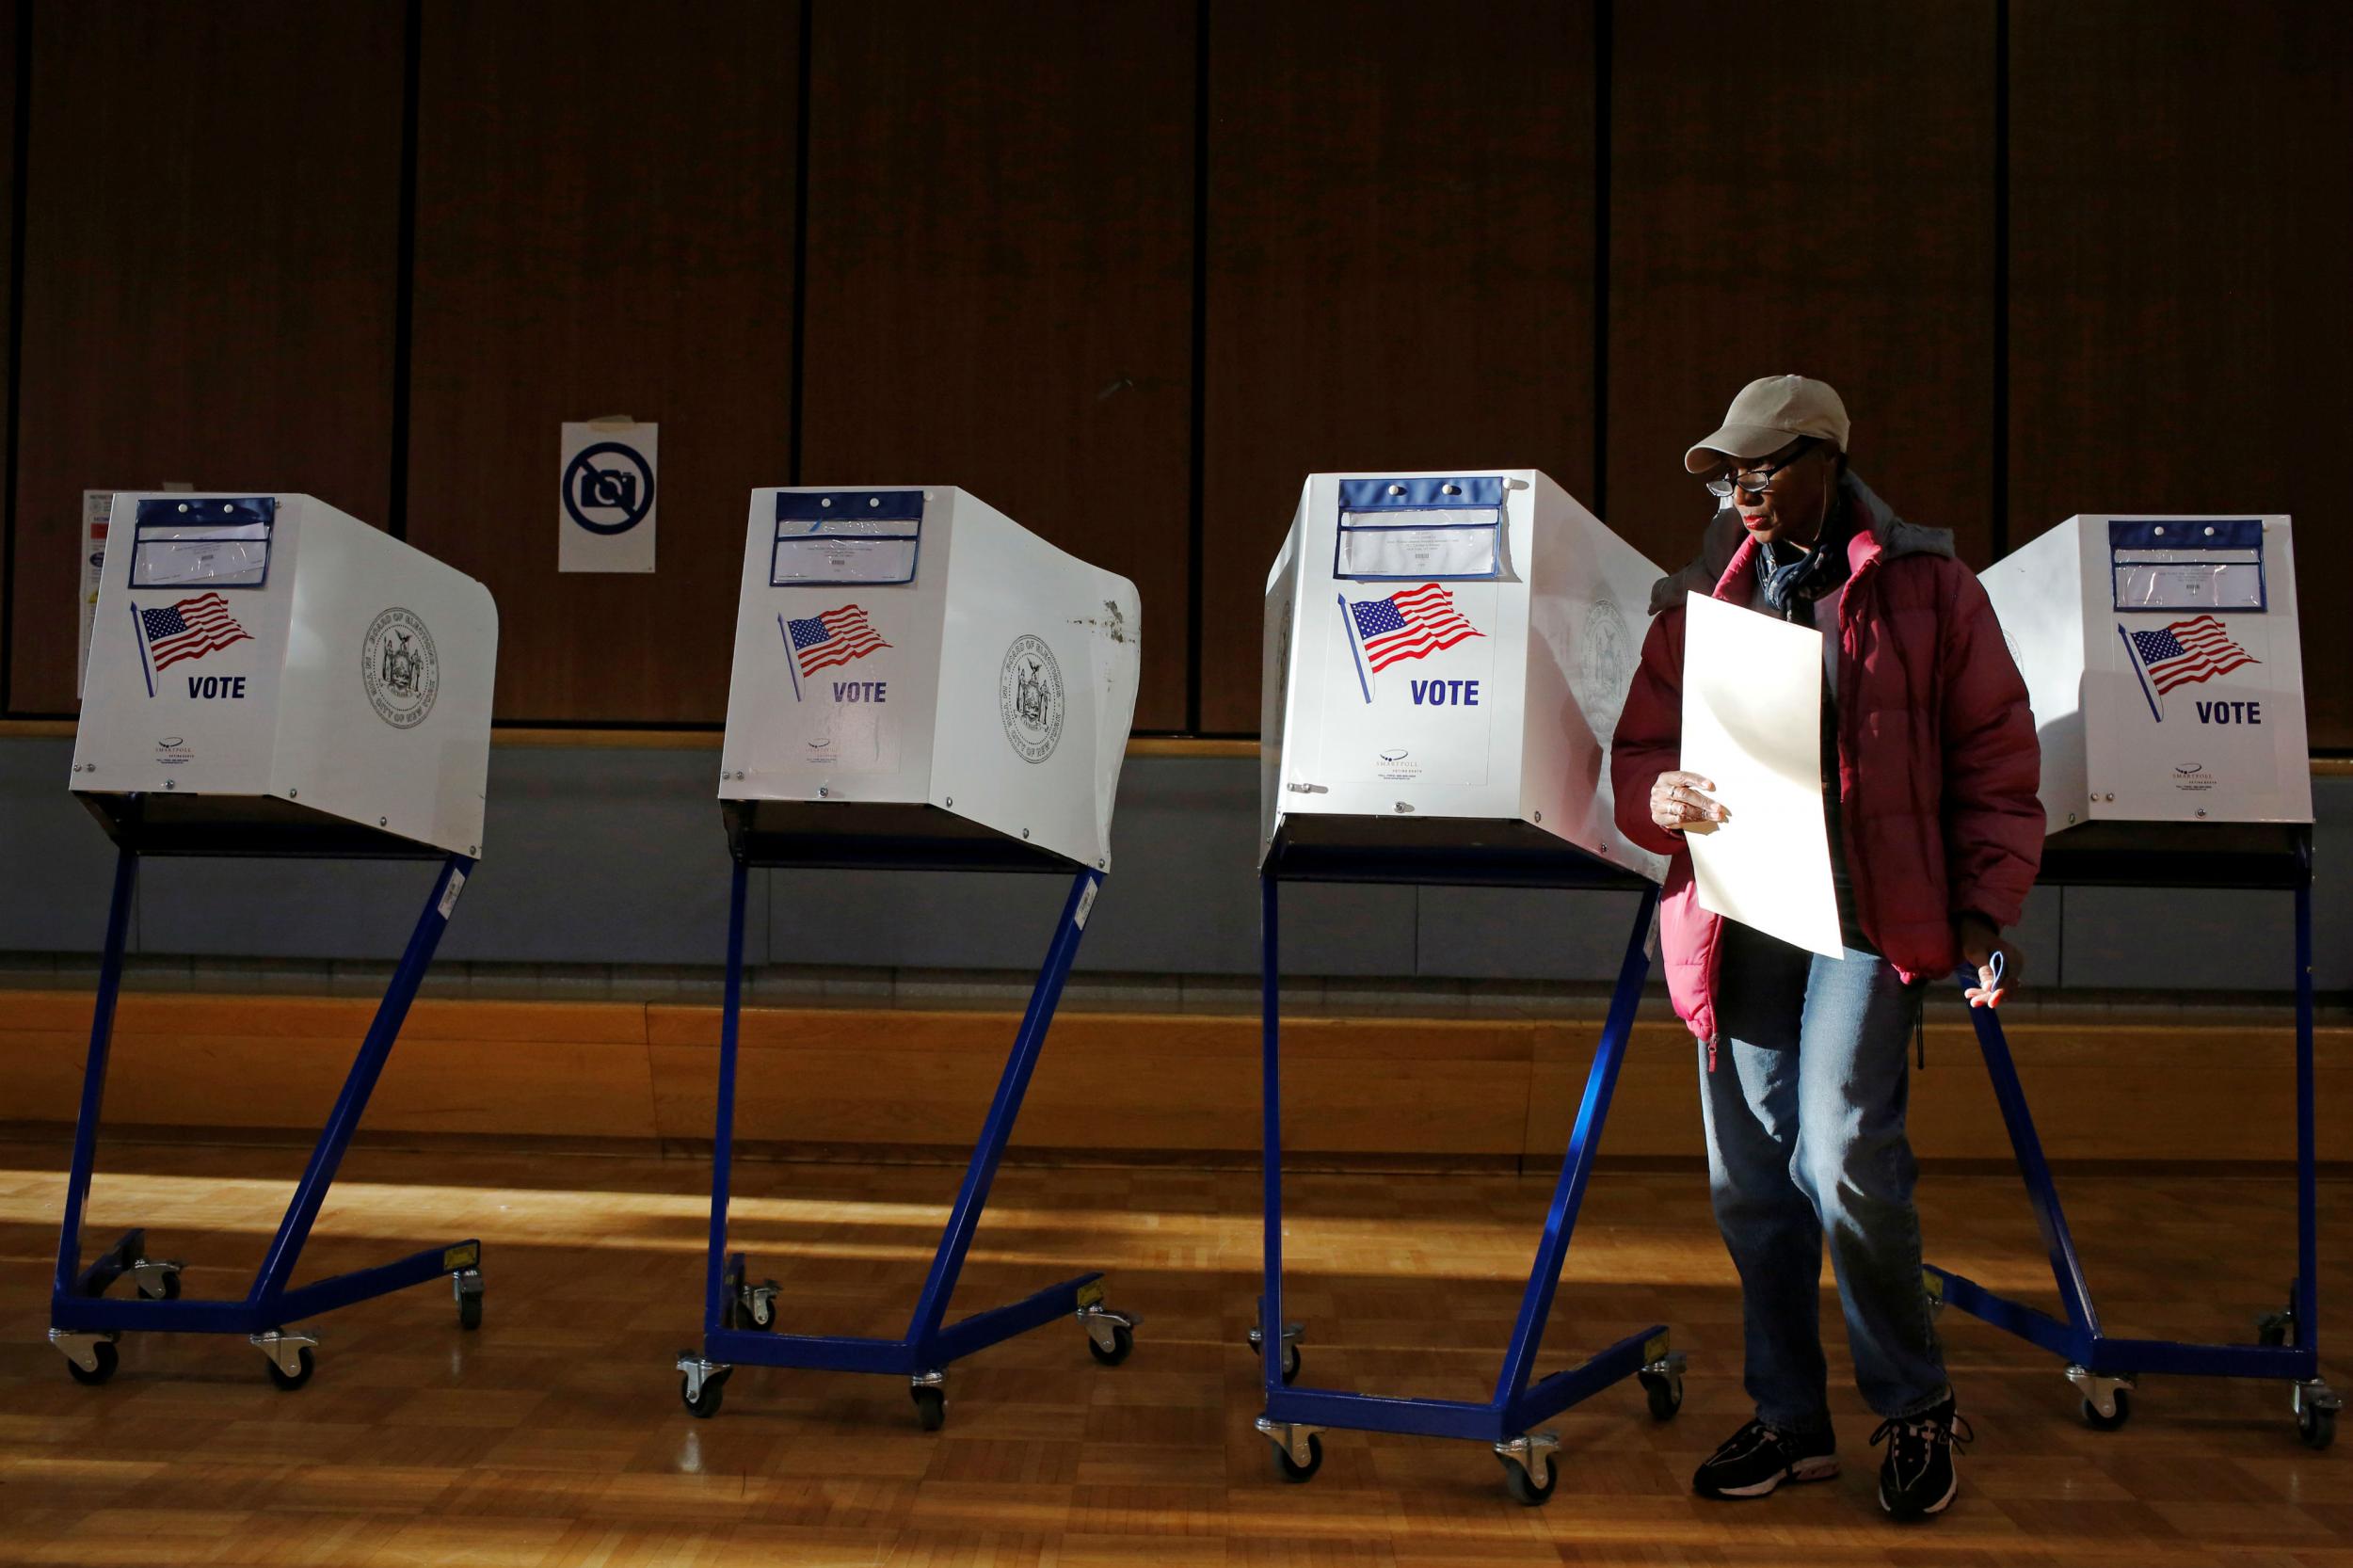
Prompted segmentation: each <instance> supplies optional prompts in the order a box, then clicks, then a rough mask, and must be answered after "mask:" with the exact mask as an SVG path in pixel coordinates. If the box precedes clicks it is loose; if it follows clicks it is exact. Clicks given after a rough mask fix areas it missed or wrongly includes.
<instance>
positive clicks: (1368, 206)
mask: <svg viewBox="0 0 2353 1568" xmlns="http://www.w3.org/2000/svg"><path fill="white" fill-rule="evenodd" d="M1593 42H1594V26H1593V8H1592V6H1591V5H1590V4H1588V3H1585V0H1541V3H1534V0H1531V3H1524V4H1513V5H1507V6H1496V7H1489V8H1481V10H1480V12H1479V13H1478V17H1477V20H1476V23H1475V24H1466V19H1465V17H1464V16H1463V15H1461V14H1459V13H1456V12H1452V11H1449V10H1448V9H1446V8H1432V7H1428V6H1418V5H1412V4H1407V3H1403V0H1382V3H1379V4H1374V5H1364V4H1353V3H1345V0H1309V3H1302V4H1287V5H1280V6H1222V7H1217V8H1214V10H1213V12H1212V16H1211V23H1210V30H1209V61H1210V68H1209V105H1210V114H1209V229H1208V241H1207V243H1208V248H1209V291H1208V294H1209V323H1208V353H1207V359H1206V363H1207V376H1206V379H1207V384H1208V385H1207V403H1206V411H1205V416H1204V435H1203V444H1204V451H1203V460H1204V474H1203V495H1204V508H1203V510H1204V516H1203V520H1202V530H1203V534H1202V555H1203V566H1204V570H1203V584H1202V616H1201V623H1202V624H1201V642H1202V650H1201V728H1203V729H1205V730H1208V731H1211V732H1217V731H1241V732H1244V733H1248V732H1251V731H1255V730H1256V729H1257V727H1258V664H1259V655H1258V649H1259V624H1260V621H1261V620H1262V619H1263V617H1264V614H1265V593H1264V587H1265V583H1266V572H1267V568H1268V566H1269V564H1270V563H1272V562H1273V559H1274V552H1275V549H1276V547H1277V546H1279V545H1280V544H1281V543H1282V539H1283V534H1284V530H1285V529H1286V528H1287V527H1288V526H1289V522H1290V519H1291V514H1292V512H1293V510H1294V509H1295V508H1296V506H1297V505H1298V502H1299V488H1300V484H1301V482H1302V480H1304V479H1305V476H1306V475H1307V474H1309V473H1312V472H1330V471H1333V470H1341V469H1362V468H1381V467H1393V468H1409V469H1411V468H1449V467H1454V466H1458V465H1463V464H1497V465H1504V464H1509V465H1513V466H1533V467H1537V468H1541V469H1543V470H1544V471H1545V472H1547V473H1550V474H1551V475H1552V476H1553V477H1554V478H1555V479H1558V480H1560V481H1561V483H1562V484H1564V485H1566V486H1567V487H1568V488H1570V489H1571V490H1572V491H1575V492H1578V493H1583V492H1585V491H1586V490H1587V489H1588V488H1589V486H1590V484H1591V481H1592V477H1593V297H1594V290H1593V183H1594V173H1595V165H1594V140H1595V135H1594V131H1595V118H1594V104H1593V91H1594V77H1593Z"/></svg>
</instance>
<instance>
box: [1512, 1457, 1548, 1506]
mask: <svg viewBox="0 0 2353 1568" xmlns="http://www.w3.org/2000/svg"><path fill="white" fill-rule="evenodd" d="M1560 1484H1561V1470H1560V1467H1559V1466H1558V1465H1556V1464H1553V1462H1552V1456H1551V1455H1550V1454H1546V1455H1545V1483H1544V1484H1543V1485H1542V1486H1539V1485H1537V1484H1536V1478H1535V1477H1533V1476H1531V1475H1529V1473H1528V1471H1527V1470H1526V1469H1525V1468H1524V1467H1522V1466H1521V1465H1518V1464H1513V1462H1512V1461H1510V1460H1508V1459H1507V1460H1505V1461H1504V1462H1503V1490H1504V1491H1506V1492H1507V1493H1509V1494H1511V1496H1512V1500H1513V1502H1515V1503H1518V1504H1519V1505H1520V1506H1521V1507H1523V1508H1542V1507H1543V1506H1544V1505H1545V1504H1546V1503H1548V1502H1550V1501H1552V1489H1553V1488H1554V1487H1556V1486H1558V1485H1560Z"/></svg>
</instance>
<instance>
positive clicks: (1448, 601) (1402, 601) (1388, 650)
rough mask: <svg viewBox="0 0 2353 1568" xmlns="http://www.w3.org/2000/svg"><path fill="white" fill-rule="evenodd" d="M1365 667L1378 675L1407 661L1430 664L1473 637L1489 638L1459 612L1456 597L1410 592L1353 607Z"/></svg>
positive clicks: (1438, 590) (1430, 589)
mask: <svg viewBox="0 0 2353 1568" xmlns="http://www.w3.org/2000/svg"><path fill="white" fill-rule="evenodd" d="M1348 614H1349V618H1350V620H1351V621H1352V622H1353V624H1354V628H1355V632H1356V640H1357V642H1358V643H1359V644H1360V645H1361V646H1362V647H1363V648H1364V650H1365V663H1366V664H1368V665H1369V666H1370V667H1371V669H1372V671H1373V672H1374V673H1375V674H1378V673H1379V672H1381V671H1382V670H1385V669H1386V668H1388V667H1389V666H1390V665H1391V664H1396V663H1398V662H1399V661H1400V660H1403V659H1426V658H1428V657H1429V656H1430V655H1432V654H1433V653H1437V652H1440V651H1442V650H1443V649H1446V648H1452V647H1453V646H1454V645H1455V644H1456V643H1459V642H1462V641H1464V640H1465V639H1466V638H1470V637H1483V636H1485V635H1486V633H1485V632H1481V631H1480V630H1478V629H1477V628H1476V627H1474V626H1472V625H1471V623H1470V622H1469V621H1467V620H1465V619H1464V618H1463V613H1462V612H1461V611H1460V610H1457V609H1456V608H1455V607H1454V595H1453V594H1451V593H1450V592H1449V591H1448V590H1447V589H1445V588H1443V587H1440V586H1439V585H1438V584H1435V583H1425V584H1422V585H1421V586H1420V587H1418V588H1404V589H1401V590H1400V591H1399V592H1397V593H1394V594H1391V595H1390V596H1389V597H1388V598H1386V599H1367V600H1357V601H1355V602H1354V603H1352V604H1351V605H1349V607H1348Z"/></svg>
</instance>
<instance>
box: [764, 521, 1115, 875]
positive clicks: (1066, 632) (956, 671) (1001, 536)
mask: <svg viewBox="0 0 2353 1568" xmlns="http://www.w3.org/2000/svg"><path fill="white" fill-rule="evenodd" d="M1141 634H1142V610H1141V607H1140V605H1139V603H1138V600H1137V596H1136V589H1135V584H1132V583H1130V582H1128V580H1127V579H1126V578H1124V577H1121V576H1119V575H1118V574H1117V573H1115V572H1110V571H1105V570H1103V569H1102V568H1098V567H1093V566H1089V565H1088V564H1087V563H1086V562H1084V561H1081V560H1080V559H1079V558H1078V557H1076V556H1074V555H1070V554H1067V553H1065V552H1063V551H1061V550H1057V549H1056V548H1055V547H1054V546H1052V545H1050V544H1048V543H1047V542H1046V541H1045V540H1044V539H1041V538H1039V537H1038V536H1036V535H1034V534H1032V533H1030V532H1029V531H1028V530H1027V529H1025V528H1023V527H1021V526H1020V525H1019V524H1018V523H1016V522H1015V521H1014V520H1012V519H1010V518H1008V517H1006V516H1005V515H1004V514H1003V513H1002V512H1000V511H998V510H997V509H996V508H995V507H993V506H991V505H989V504H987V503H986V502H984V501H983V500H981V499H980V498H979V497H978V496H976V495H973V494H971V493H970V492H969V491H967V490H962V489H958V488H955V487H954V486H952V485H885V486H870V487H863V488H854V487H843V486H805V487H800V488H765V489H757V490H754V491H753V492H752V498H751V514H750V519H749V521H748V523H747V524H746V532H745V540H744V584H743V593H742V597H741V600H740V602H739V606H738V610H737V616H736V626H735V668H734V675H733V679H732V680H731V681H730V682H729V685H728V728H727V737H726V740H725V742H724V744H723V745H722V747H721V750H720V760H719V768H720V776H719V798H720V799H721V800H722V801H730V802H750V803H782V804H780V805H778V806H776V808H772V809H770V810H768V811H767V812H766V813H765V815H766V817H767V818H768V819H770V820H773V821H776V822H779V823H784V824H790V830H791V831H793V832H795V833H797V834H799V835H802V836H804V837H806V836H808V835H820V836H822V835H825V834H828V833H840V834H844V835H855V834H869V835H872V834H882V835H889V834H892V833H902V832H903V833H904V836H907V837H910V838H917V839H925V838H934V837H939V838H953V837H954V836H956V835H965V836H968V837H971V838H974V839H986V838H988V837H990V836H1001V838H1002V839H1003V840H1006V841H1007V843H1008V845H1021V846H1026V847H1027V848H1028V849H1029V850H1031V851H1034V852H1039V853H1041V854H1043V855H1047V856H1054V857H1058V858H1059V859H1061V860H1065V861H1069V862H1072V863H1075V864H1077V865H1080V866H1091V867H1094V868H1095V869H1096V870H1098V871H1108V870H1109V869H1110V866H1111V824H1112V800H1113V797H1114V796H1115V795H1116V793H1117V792H1118V788H1119V769H1120V764H1121V762H1122V761H1123V760H1124V759H1125V757H1126V755H1127V746H1128V727H1129V725H1130V723H1131V722H1132V721H1133V719H1134V716H1135V705H1136V684H1137V678H1138V674H1139V669H1140V663H1141V657H1142V645H1141V642H1140V640H1139V639H1140V637H1141ZM858 808H872V809H869V810H860V809H858ZM890 808H898V809H895V810H894V809H890ZM908 808H914V809H912V810H910V809H908ZM964 824H970V825H964ZM976 830H977V831H976Z"/></svg>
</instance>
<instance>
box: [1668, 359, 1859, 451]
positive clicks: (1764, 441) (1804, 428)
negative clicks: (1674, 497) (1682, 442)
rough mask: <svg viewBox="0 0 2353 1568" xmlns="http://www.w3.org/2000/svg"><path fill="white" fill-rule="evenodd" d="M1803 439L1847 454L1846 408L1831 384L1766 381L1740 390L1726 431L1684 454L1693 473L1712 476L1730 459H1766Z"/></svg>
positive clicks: (1727, 418)
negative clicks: (1818, 441)
mask: <svg viewBox="0 0 2353 1568" xmlns="http://www.w3.org/2000/svg"><path fill="white" fill-rule="evenodd" d="M1800 436H1818V437H1820V438H1821V439H1822V440H1826V441H1829V442H1831V443H1832V444H1833V445H1834V446H1836V447H1837V448H1838V450H1839V451H1841V452H1844V451H1846V450H1847V406H1846V405H1845V404H1844V403H1841V402H1840V401H1839V400H1838V393H1837V392H1833V390H1832V389H1831V384H1830V383H1829V382H1827V381H1817V380H1815V379H1813V378H1812V377H1810V376H1765V377H1763V378H1761V379H1759V380H1755V381H1752V382H1750V383H1749V384H1748V385H1747V386H1745V387H1742V388H1741V389H1740V395H1739V396H1737V397H1736V398H1734V399H1733V400H1732V407H1731V408H1726V409H1725V410H1724V423H1723V428H1721V429H1720V430H1718V431H1717V432H1716V433H1715V434H1714V435H1712V436H1708V437H1706V438H1705V439H1703V440H1701V441H1700V442H1699V444H1697V445H1696V446H1694V447H1692V448H1691V450H1690V451H1689V452H1687V453H1685V454H1684V455H1683V466H1684V467H1685V468H1687V469H1689V470H1690V471H1691V472H1693V473H1713V472H1716V471H1717V470H1718V469H1720V468H1722V467H1723V466H1724V461H1723V460H1724V458H1725V457H1726V456H1733V457H1765V456H1771V455H1772V454H1773V453H1776V452H1778V451H1780V450H1781V449H1782V448H1783V447H1785V446H1787V445H1788V444H1789V443H1790V442H1791V441H1793V440H1797V439H1798V438H1799V437H1800Z"/></svg>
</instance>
